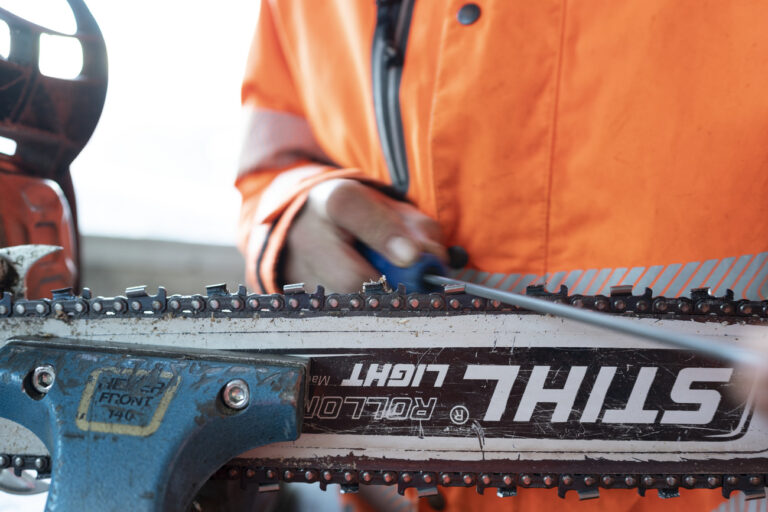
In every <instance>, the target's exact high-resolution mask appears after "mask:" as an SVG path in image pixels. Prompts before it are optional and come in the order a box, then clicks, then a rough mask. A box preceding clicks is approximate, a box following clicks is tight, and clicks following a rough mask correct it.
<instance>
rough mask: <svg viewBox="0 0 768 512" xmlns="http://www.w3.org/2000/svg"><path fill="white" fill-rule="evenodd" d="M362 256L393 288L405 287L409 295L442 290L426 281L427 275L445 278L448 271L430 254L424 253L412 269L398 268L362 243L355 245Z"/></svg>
mask: <svg viewBox="0 0 768 512" xmlns="http://www.w3.org/2000/svg"><path fill="white" fill-rule="evenodd" d="M355 246H356V248H357V250H358V251H359V252H360V254H362V255H363V257H364V258H365V259H367V260H368V261H369V262H370V264H371V265H373V267H374V268H375V269H376V270H378V271H379V272H381V274H382V275H384V276H386V278H387V282H388V283H389V285H390V286H392V287H393V288H395V287H397V285H398V284H402V285H404V286H405V290H406V292H408V293H425V292H430V291H434V290H439V289H440V288H439V287H437V286H434V285H431V284H429V283H427V282H426V281H424V276H425V275H427V274H432V275H438V276H444V275H447V273H448V271H447V270H446V268H445V265H443V264H442V262H441V261H440V260H439V259H437V256H435V255H434V254H430V253H423V254H422V255H421V257H420V258H419V260H418V261H417V262H416V263H414V264H413V265H411V266H410V267H405V268H403V267H398V266H397V265H395V264H394V263H392V262H391V261H389V260H388V259H387V258H385V257H384V255H382V254H381V253H379V252H376V251H374V250H373V249H371V248H370V247H368V246H367V245H365V244H364V243H362V242H359V241H358V242H357V243H356V244H355Z"/></svg>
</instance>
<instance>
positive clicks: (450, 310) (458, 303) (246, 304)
mask: <svg viewBox="0 0 768 512" xmlns="http://www.w3.org/2000/svg"><path fill="white" fill-rule="evenodd" d="M526 294H527V295H529V296H534V297H537V298H539V299H544V300H548V301H552V302H556V303H561V304H570V305H573V306H575V307H579V308H584V309H589V310H594V311H598V312H603V313H613V314H621V315H625V316H634V317H644V318H663V319H690V320H699V321H717V322H749V323H765V322H766V318H768V301H751V300H735V299H734V295H733V292H732V291H731V290H728V291H727V292H726V293H725V295H723V296H721V297H715V296H713V295H712V294H711V293H710V291H709V289H708V288H697V289H694V290H691V293H690V298H685V297H683V298H668V297H654V296H653V293H652V291H651V289H646V290H645V293H644V294H643V295H633V294H632V287H631V286H614V287H612V288H611V291H610V293H609V295H594V296H585V295H568V289H567V288H566V287H565V286H561V287H560V289H559V290H558V291H557V292H554V293H552V292H548V291H547V290H546V288H545V287H544V285H535V286H529V287H528V288H527V289H526ZM484 312H492V313H503V312H508V313H509V312H518V313H527V311H526V310H524V309H522V308H518V307H516V306H511V305H508V304H504V303H501V302H499V301H493V300H487V299H484V298H481V297H477V296H474V295H471V294H467V293H465V290H464V287H463V286H460V285H446V286H445V287H444V288H443V289H442V290H439V291H434V292H430V293H406V290H405V289H404V287H402V286H400V287H398V288H397V289H395V290H392V289H390V288H389V287H388V285H387V283H386V282H383V281H379V282H370V283H366V284H364V285H363V290H362V292H361V293H352V294H337V293H330V294H327V295H326V294H325V290H324V288H323V287H322V286H318V287H317V290H316V291H315V292H314V293H308V292H307V291H306V290H305V289H304V286H303V285H301V284H296V285H286V286H285V287H284V288H283V293H282V294H249V293H248V291H247V289H246V288H245V287H244V286H242V285H241V286H239V287H238V290H237V291H236V292H234V293H230V292H229V291H228V290H227V287H226V285H224V284H218V285H212V286H207V287H206V290H205V294H204V295H203V294H200V295H170V296H169V295H168V294H167V292H166V290H165V288H163V287H160V288H159V289H158V291H157V294H155V295H150V294H148V293H147V290H146V287H144V286H137V287H133V288H128V289H127V290H126V291H125V295H122V296H117V297H101V296H99V297H94V296H93V295H92V293H91V291H90V290H89V289H87V288H85V289H83V292H82V294H81V295H80V296H75V295H73V293H72V290H71V289H70V288H66V289H61V290H54V291H53V295H52V297H51V298H50V299H48V298H45V299H37V300H27V299H14V298H13V297H12V295H11V294H10V293H8V292H5V293H4V294H3V296H2V298H1V299H0V317H27V318H30V319H33V318H41V319H45V318H58V319H62V320H68V319H80V318H82V319H99V318H109V317H113V318H114V317H121V318H122V317H134V318H154V317H166V316H171V317H189V318H206V317H215V318H251V317H254V316H259V317H267V318H268V317H302V316H319V315H335V314H337V315H354V314H365V315H371V314H374V315H377V314H383V315H388V316H413V315H419V316H423V315H429V316H438V315H446V314H472V313H484ZM9 467H12V468H14V470H15V471H16V472H17V473H20V472H21V471H22V470H25V469H29V470H35V471H37V472H38V477H41V478H45V477H46V476H48V475H49V474H50V467H51V460H50V457H47V456H44V457H42V456H34V455H14V454H0V469H3V468H9ZM213 478H217V479H229V480H241V481H242V483H243V485H245V484H249V483H252V484H256V485H258V486H259V490H260V491H271V490H277V488H278V486H279V483H280V482H281V481H282V482H307V483H314V482H319V484H320V487H321V488H323V489H325V487H326V486H327V485H328V484H339V485H340V486H341V490H342V492H355V491H357V489H358V488H359V486H360V485H392V486H395V485H396V486H397V490H398V492H399V493H400V494H402V493H403V492H404V491H405V490H406V489H408V488H416V489H417V490H418V492H419V495H420V496H428V495H430V494H434V493H436V492H437V486H438V485H441V486H444V487H449V486H450V487H475V488H476V489H477V492H479V493H480V494H482V493H483V492H484V491H485V489H487V488H495V489H496V490H497V494H498V495H499V496H514V495H515V494H516V492H517V489H518V488H553V489H554V488H556V489H557V492H558V495H559V496H561V497H564V496H565V494H566V492H568V491H576V492H577V493H578V494H579V497H580V498H582V499H587V498H594V497H597V496H598V493H599V491H598V490H599V489H600V488H605V489H608V488H610V489H636V490H637V492H638V493H639V494H640V495H644V494H645V492H646V491H647V490H649V489H656V490H657V491H658V493H659V495H660V496H663V497H674V496H677V495H678V491H679V489H680V488H685V489H714V488H720V489H722V493H723V496H725V497H728V496H730V493H731V492H732V491H735V490H739V491H742V492H744V493H745V495H746V496H747V498H748V499H749V498H759V497H764V495H765V491H764V487H765V485H766V481H767V478H768V475H765V474H688V475H678V474H676V475H672V474H555V473H476V472H431V471H398V470H392V471H383V470H370V471H367V470H356V469H351V468H347V469H345V468H336V469H327V468H326V469H317V468H299V467H274V468H264V467H260V466H258V465H250V464H249V463H248V461H247V460H244V459H236V460H234V461H232V462H231V463H229V464H227V465H225V466H223V467H222V468H221V469H219V470H218V471H217V472H216V473H215V474H214V476H213Z"/></svg>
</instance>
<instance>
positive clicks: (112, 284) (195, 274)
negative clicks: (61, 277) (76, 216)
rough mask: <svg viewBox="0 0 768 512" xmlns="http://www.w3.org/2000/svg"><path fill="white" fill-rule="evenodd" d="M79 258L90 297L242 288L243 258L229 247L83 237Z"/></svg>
mask: <svg viewBox="0 0 768 512" xmlns="http://www.w3.org/2000/svg"><path fill="white" fill-rule="evenodd" d="M82 258H83V261H82V279H81V282H82V285H83V286H87V287H88V288H90V289H91V292H92V293H93V294H94V296H98V295H103V296H105V297H107V296H115V295H122V294H123V292H124V291H125V289H126V288H128V287H130V286H139V285H146V286H147V291H148V292H149V293H154V290H157V287H158V286H165V288H166V289H167V290H168V293H169V294H173V293H180V294H192V293H203V292H204V291H205V286H206V285H209V284H218V283H226V284H227V285H228V287H229V290H230V291H234V290H237V285H238V284H241V283H243V284H244V283H245V280H244V275H245V274H244V262H243V257H242V256H241V255H240V253H239V252H238V250H237V249H236V248H235V247H233V246H225V245H204V244H196V243H187V242H171V241H163V240H142V239H131V238H113V237H105V236H84V237H83V239H82Z"/></svg>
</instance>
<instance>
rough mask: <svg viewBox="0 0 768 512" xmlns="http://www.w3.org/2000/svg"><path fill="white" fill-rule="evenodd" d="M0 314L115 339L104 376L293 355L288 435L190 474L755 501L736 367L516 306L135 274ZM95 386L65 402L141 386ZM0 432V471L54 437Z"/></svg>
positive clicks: (25, 463)
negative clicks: (716, 492) (190, 287)
mask: <svg viewBox="0 0 768 512" xmlns="http://www.w3.org/2000/svg"><path fill="white" fill-rule="evenodd" d="M527 295H530V296H536V297H538V298H541V299H544V300H548V301H555V302H560V303H563V304H570V305H573V306H575V307H579V308H585V309H589V310H594V311H597V312H602V313H605V314H613V315H621V316H623V317H626V319H627V320H628V321H635V322H647V323H652V324H655V325H659V326H661V327H664V328H667V329H670V330H677V331H679V332H684V333H688V334H692V335H698V336H703V337H710V338H712V339H717V340H719V341H722V342H727V343H733V344H734V346H738V344H739V343H743V342H744V341H745V340H748V341H751V340H757V341H760V340H765V338H766V335H768V326H766V323H768V302H765V301H763V302H758V301H746V300H734V298H733V294H732V293H731V292H728V293H727V294H726V295H725V296H723V297H714V296H712V295H710V293H709V291H708V290H707V289H697V290H693V291H692V292H691V294H690V298H665V297H654V296H653V295H652V293H651V291H650V290H646V292H645V293H644V294H643V295H632V290H631V288H628V287H615V288H614V289H612V291H611V294H610V295H608V296H604V295H597V296H581V295H568V293H567V289H565V288H561V289H560V290H559V291H558V292H557V293H549V292H547V291H546V290H545V288H544V287H543V286H533V287H529V288H528V290H527ZM0 326H2V330H3V333H4V339H5V340H6V341H5V344H17V343H22V344H23V343H26V342H31V341H34V343H40V344H45V343H46V342H47V340H55V342H56V343H57V344H58V345H57V346H62V345H64V346H66V345H67V343H72V344H73V348H77V349H80V348H82V347H92V348H94V349H98V350H114V351H125V353H126V356H125V358H124V363H120V364H118V365H116V367H117V368H119V370H114V369H110V370H109V371H112V372H113V373H114V374H115V375H118V374H119V372H121V371H127V370H124V368H133V369H134V371H138V370H136V369H137V368H145V367H147V366H146V364H145V363H144V362H142V361H144V359H142V357H143V356H142V355H141V353H140V352H141V351H140V350H139V349H147V350H148V349H151V350H153V351H155V352H157V353H160V354H164V353H166V351H169V352H170V353H174V351H176V352H175V353H178V352H179V351H182V352H183V351H184V350H214V351H223V352H222V353H224V352H226V353H228V354H231V355H234V356H237V355H238V354H242V355H243V356H245V355H253V354H263V355H267V354H269V355H273V356H276V357H289V358H299V359H301V360H305V361H308V362H309V371H308V374H307V375H306V379H305V380H306V382H305V383H304V385H305V392H304V398H303V403H299V404H298V407H299V408H302V409H303V423H302V424H301V425H300V433H301V435H300V436H299V437H298V438H297V439H295V440H293V441H284V442H278V443H274V444H269V445H265V446H260V447H257V448H254V449H252V450H250V451H247V452H246V453H243V454H241V455H240V456H238V457H235V458H234V459H232V460H231V461H230V462H229V463H227V464H225V465H223V466H220V467H218V469H217V467H212V468H209V469H210V472H209V474H213V478H217V479H228V480H240V481H241V482H242V484H243V485H257V486H259V490H262V491H269V490H275V489H276V488H277V486H278V484H279V483H280V482H281V481H284V482H310V483H313V482H319V483H320V487H322V488H325V487H326V486H327V485H328V484H340V485H341V487H342V491H345V492H354V491H355V490H357V489H358V488H359V486H360V485H390V486H396V487H397V489H398V491H399V492H400V493H403V492H404V491H405V490H406V489H408V488H412V487H413V488H417V489H418V491H419V494H420V495H429V494H431V493H435V492H437V491H436V489H437V487H438V486H460V487H473V488H476V489H477V491H478V492H479V493H483V492H484V491H485V490H486V489H488V488H492V489H494V490H496V492H497V493H498V494H499V495H500V496H513V495H514V494H515V493H516V492H517V491H518V489H520V488H552V489H557V492H558V494H559V495H560V496H561V497H562V496H565V494H566V493H567V492H568V491H576V492H578V494H579V496H580V497H581V498H583V499H586V498H593V497H597V495H598V490H599V489H600V488H611V489H633V490H636V491H637V492H639V493H640V494H641V495H644V494H645V492H646V491H648V490H652V489H655V490H657V491H658V493H659V495H660V496H663V497H673V496H676V495H677V494H678V491H679V489H681V488H683V489H702V488H707V489H711V488H720V489H722V492H723V495H724V496H726V497H728V496H729V495H730V493H731V492H732V491H734V490H739V491H742V492H744V493H745V494H746V497H747V498H748V499H750V498H761V497H764V495H765V492H764V488H765V485H766V474H767V473H768V470H767V469H766V468H768V422H766V419H765V418H764V417H763V416H762V415H761V413H760V412H758V411H756V410H755V400H756V398H755V393H756V385H757V384H756V383H757V373H756V371H755V370H754V369H743V368H736V367H734V365H732V364H730V365H729V364H728V363H724V362H721V361H717V360H714V359H711V358H707V357H706V356H701V355H699V354H695V353H692V352H690V351H685V350H680V349H675V348H670V347H667V346H664V345H662V344H659V343H655V342H651V341H647V340H639V339H635V338H632V337H629V336H626V335H622V334H616V333H613V332H610V331H606V330H601V329H597V328H594V327H590V326H585V325H581V324H578V323H575V322H571V321H567V320H563V319H560V318H555V317H551V316H546V315H539V314H535V313H530V312H527V311H524V310H521V309H519V308H516V307H512V306H508V305H506V304H503V303H500V302H495V301H489V300H486V299H483V298H480V297H476V296H473V295H470V294H467V293H465V290H464V289H462V288H461V287H457V286H446V287H445V289H444V290H443V291H440V292H434V293H411V294H406V293H405V290H404V289H403V288H402V287H401V288H399V289H396V290H392V289H390V288H388V286H387V285H386V283H384V282H374V283H366V285H365V286H364V288H363V291H362V292H361V293H357V294H325V292H324V290H323V288H322V287H319V288H318V289H317V290H316V291H315V292H314V293H307V292H306V291H305V290H304V288H303V286H301V285H288V286H286V287H285V289H284V293H283V294H272V295H259V294H249V293H248V292H247V290H246V289H245V288H244V287H242V286H241V287H240V288H239V289H238V290H237V292H235V293H230V292H229V291H228V290H227V289H226V287H225V286H224V285H216V286H209V287H207V289H206V293H205V294H200V295H189V296H181V295H168V294H167V292H166V291H165V289H163V288H160V289H159V290H158V292H157V293H156V294H154V295H150V294H148V293H147V291H146V289H145V288H144V287H135V288H129V289H128V290H126V293H125V295H123V296H119V297H109V298H105V297H94V296H92V294H91V292H90V291H89V290H87V289H86V290H84V291H83V293H82V295H80V296H73V295H72V294H71V291H70V290H58V291H55V292H54V293H53V297H52V298H51V299H41V300H18V299H14V298H13V297H12V296H11V294H9V293H6V294H5V295H4V296H3V297H2V299H0ZM44 363H46V361H43V360H41V361H39V364H44ZM147 364H148V363H147ZM155 364H160V363H155ZM163 364H164V363H163ZM142 365H144V366H142ZM110 368H111V367H110ZM158 368H159V366H158ZM141 371H143V370H141ZM158 371H159V370H158ZM162 371H163V372H166V373H162V375H167V378H166V380H165V381H164V382H166V384H167V383H170V382H171V381H172V378H175V377H174V375H175V374H174V370H173V365H166V366H163V367H162ZM92 375H93V374H92ZM92 375H91V376H90V377H89V376H88V375H83V376H82V378H83V379H86V378H88V379H91V380H93V378H94V377H93V376H92ZM99 378H100V377H99ZM105 382H106V381H105ZM54 385H59V383H58V381H57V382H56V383H55V384H54ZM61 385H64V384H61ZM100 385H101V384H98V385H97V387H96V390H97V392H93V390H92V393H93V394H92V396H91V395H89V398H88V400H90V402H89V401H87V400H85V399H81V408H80V412H79V413H78V414H80V415H82V418H85V417H87V418H88V419H89V421H91V422H92V421H93V420H92V418H91V416H93V417H95V416H94V415H97V413H98V414H101V415H102V416H103V417H102V416H99V418H101V420H100V421H104V422H107V423H109V422H110V421H112V422H113V424H115V425H118V424H119V425H128V424H131V425H134V424H135V425H134V426H136V425H139V424H141V425H144V424H143V423H142V421H144V420H142V419H141V418H139V419H136V418H137V417H138V416H137V415H136V414H134V413H135V412H136V411H137V410H140V409H141V407H142V406H143V405H142V404H144V403H150V400H152V399H155V398H156V397H160V396H161V395H160V394H157V393H156V394H155V395H152V394H151V393H150V394H147V393H149V392H148V391H147V392H145V393H144V394H143V395H142V394H141V393H139V392H134V393H133V394H130V393H129V394H125V393H124V392H123V391H120V390H119V389H118V390H117V391H114V392H112V391H109V392H107V391H105V390H107V388H106V387H105V388H103V389H102V388H101V387H99V386H100ZM91 388H93V386H91ZM109 389H112V388H109ZM153 389H155V388H153ZM155 391H156V390H155ZM155 391H153V392H155ZM129 395H130V396H129ZM163 396H165V395H163ZM32 398H35V397H32ZM38 398H39V397H38ZM215 398H216V397H212V400H215ZM44 399H45V398H43V400H44ZM178 399H179V398H174V399H173V400H178ZM142 400H144V402H142ZM168 400H171V399H168ZM83 403H84V404H85V405H82V404H83ZM152 403H155V402H152ZM99 407H101V408H102V409H99ZM152 407H154V406H151V407H149V409H148V410H149V412H150V413H153V414H154V412H153V411H155V409H152ZM98 411H102V412H98ZM107 412H109V415H107V416H104V414H106V413H107ZM73 414H74V413H73ZM147 414H149V413H147ZM88 415H90V416H88ZM129 415H131V418H130V419H129ZM150 415H151V414H150ZM134 416H135V417H134ZM155 416H156V414H155ZM300 416H302V415H301V414H300ZM108 417H109V418H112V419H104V418H108ZM147 417H149V416H147ZM82 418H81V419H82ZM148 421H149V420H147V422H148ZM299 421H301V420H299ZM132 422H133V423H132ZM88 424H90V423H88ZM147 424H148V423H147ZM78 425H80V424H78ZM109 428H112V427H109ZM121 428H122V427H121ZM137 428H138V427H137ZM142 428H144V427H143V426H142ZM160 428H161V427H160ZM114 431H116V430H114V429H113V430H110V432H114ZM11 433H15V434H14V435H16V436H18V435H19V434H18V433H17V431H16V430H10V429H8V428H7V427H4V426H3V424H2V423H0V467H12V468H15V469H16V470H17V471H18V472H20V471H21V470H22V469H33V470H35V471H37V472H38V475H39V476H41V477H45V476H48V475H49V474H50V471H51V468H52V467H53V465H54V464H55V460H56V459H55V455H56V454H55V450H54V454H53V455H54V457H53V459H51V456H50V454H49V453H39V452H35V453H23V452H22V453H16V452H14V451H12V449H11V447H18V446H25V445H26V446H32V445H33V443H32V440H30V441H29V443H26V444H25V442H24V440H23V439H22V440H19V439H18V438H16V439H13V440H11V439H9V436H10V435H11ZM38 444H39V441H38Z"/></svg>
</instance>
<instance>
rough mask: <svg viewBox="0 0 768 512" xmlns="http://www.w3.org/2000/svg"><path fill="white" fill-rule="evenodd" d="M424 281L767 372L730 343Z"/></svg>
mask: <svg viewBox="0 0 768 512" xmlns="http://www.w3.org/2000/svg"><path fill="white" fill-rule="evenodd" d="M424 281H426V282H427V283H429V284H432V285H435V286H443V285H446V284H448V285H461V286H464V289H465V290H466V291H467V293H470V294H472V295H477V296H478V297H483V298H485V299H489V300H498V301H500V302H503V303H505V304H510V305H513V306H518V307H521V308H524V309H528V310H531V311H537V312H539V313H545V314H549V315H555V316H559V317H563V318H568V319H570V320H575V321H577V322H582V323H585V324H590V325H594V326H597V327H602V328H604V329H610V330H613V331H617V332H622V333H625V334H629V335H632V336H637V337H640V338H645V339H649V340H653V341H660V342H662V343H665V344H667V345H673V346H675V347H680V348H684V349H688V350H694V351H696V352H700V353H702V354H706V355H708V356H711V357H714V358H717V359H720V360H723V361H728V362H731V363H736V364H740V365H749V366H754V367H759V368H762V369H766V368H768V355H766V354H763V353H762V352H759V351H757V350H752V349H749V348H745V347H736V346H734V345H732V344H729V343H723V342H719V341H715V340H710V339H705V338H701V337H698V336H692V335H690V334H683V333H678V332H673V331H669V330H667V329H662V328H660V327H654V326H651V325H647V324H645V323H641V322H633V321H631V320H629V319H627V318H623V317H620V316H613V315H607V314H605V313H595V312H593V311H587V310H584V309H579V308H576V307H574V306H569V305H565V304H556V303H554V302H550V301H546V300H542V299H537V298H534V297H529V296H526V295H520V294H519V293H513V292H507V291H502V290H497V289H495V288H488V287H487V286H481V285H478V284H473V283H467V282H465V281H459V280H457V279H451V278H449V277H443V276H436V275H432V274H426V275H425V276H424Z"/></svg>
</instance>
